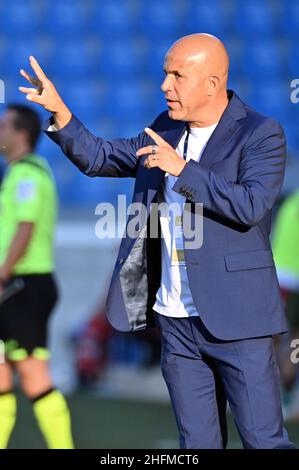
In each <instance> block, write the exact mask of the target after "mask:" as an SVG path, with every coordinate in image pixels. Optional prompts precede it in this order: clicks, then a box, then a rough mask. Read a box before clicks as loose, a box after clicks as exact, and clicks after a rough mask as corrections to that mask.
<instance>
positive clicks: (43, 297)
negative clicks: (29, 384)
mask: <svg viewBox="0 0 299 470" xmlns="http://www.w3.org/2000/svg"><path fill="white" fill-rule="evenodd" d="M15 279H22V280H23V282H24V287H23V289H22V290H20V291H19V292H17V293H15V294H14V295H12V296H11V297H10V298H8V299H7V300H5V301H4V302H3V303H2V304H1V305H0V340H2V341H4V345H5V346H4V347H5V356H6V357H7V359H8V360H11V361H19V360H23V359H26V358H27V357H28V356H33V357H36V358H37V359H43V360H47V359H48V358H49V352H48V349H47V325H48V320H49V317H50V315H51V313H52V311H53V309H54V307H55V305H56V302H57V300H58V289H57V284H56V280H55V277H54V275H53V274H52V273H49V274H28V275H16V276H13V277H12V278H11V279H10V280H9V282H8V284H7V286H8V285H9V284H10V282H13V281H14V280H15ZM7 286H5V287H7Z"/></svg>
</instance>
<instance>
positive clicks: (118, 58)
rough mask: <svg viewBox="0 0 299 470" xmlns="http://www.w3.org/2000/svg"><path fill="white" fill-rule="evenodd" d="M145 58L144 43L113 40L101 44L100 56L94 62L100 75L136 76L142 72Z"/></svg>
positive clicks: (125, 77) (112, 77)
mask: <svg viewBox="0 0 299 470" xmlns="http://www.w3.org/2000/svg"><path fill="white" fill-rule="evenodd" d="M146 58H147V49H146V44H145V43H143V42H142V41H136V40H135V41H131V40H124V39H122V40H114V41H110V42H109V43H107V44H106V43H104V44H102V48H101V56H100V58H99V60H98V61H97V63H96V64H95V71H97V72H98V73H99V74H100V76H102V75H104V76H107V78H108V79H109V77H111V79H114V77H116V76H119V77H122V78H124V79H127V78H136V77H138V76H140V75H142V74H143V73H144V68H145V64H146Z"/></svg>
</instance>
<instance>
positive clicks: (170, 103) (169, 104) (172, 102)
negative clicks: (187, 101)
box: [166, 98, 178, 106]
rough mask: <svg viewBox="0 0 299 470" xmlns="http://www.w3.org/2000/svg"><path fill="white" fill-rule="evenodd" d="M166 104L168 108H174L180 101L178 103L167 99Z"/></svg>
mask: <svg viewBox="0 0 299 470" xmlns="http://www.w3.org/2000/svg"><path fill="white" fill-rule="evenodd" d="M166 103H167V106H173V105H175V104H176V103H178V101H177V100H171V99H168V98H166Z"/></svg>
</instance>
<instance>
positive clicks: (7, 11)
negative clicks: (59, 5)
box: [0, 0, 43, 39]
mask: <svg viewBox="0 0 299 470" xmlns="http://www.w3.org/2000/svg"><path fill="white" fill-rule="evenodd" d="M0 8H1V9H0V17H1V32H2V33H5V34H6V35H7V36H11V38H12V39H15V38H22V37H24V35H25V37H28V36H31V35H35V34H36V32H38V33H42V23H43V8H42V3H41V2H36V1H34V0H28V1H26V3H24V2H23V1H22V0H14V1H2V2H1V6H0Z"/></svg>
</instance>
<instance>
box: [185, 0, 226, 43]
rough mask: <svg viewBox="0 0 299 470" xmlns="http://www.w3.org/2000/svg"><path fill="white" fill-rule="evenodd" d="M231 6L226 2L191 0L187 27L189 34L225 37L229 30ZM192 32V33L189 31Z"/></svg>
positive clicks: (221, 0) (220, 0)
mask: <svg viewBox="0 0 299 470" xmlns="http://www.w3.org/2000/svg"><path fill="white" fill-rule="evenodd" d="M228 19H229V5H228V2H227V1H225V0H209V1H206V0H191V1H190V4H189V6H188V13H187V22H186V26H187V29H188V32H189V33H201V32H202V33H209V34H214V35H216V36H223V35H224V34H225V33H226V32H228V30H229V22H228ZM189 30H190V31H189Z"/></svg>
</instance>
